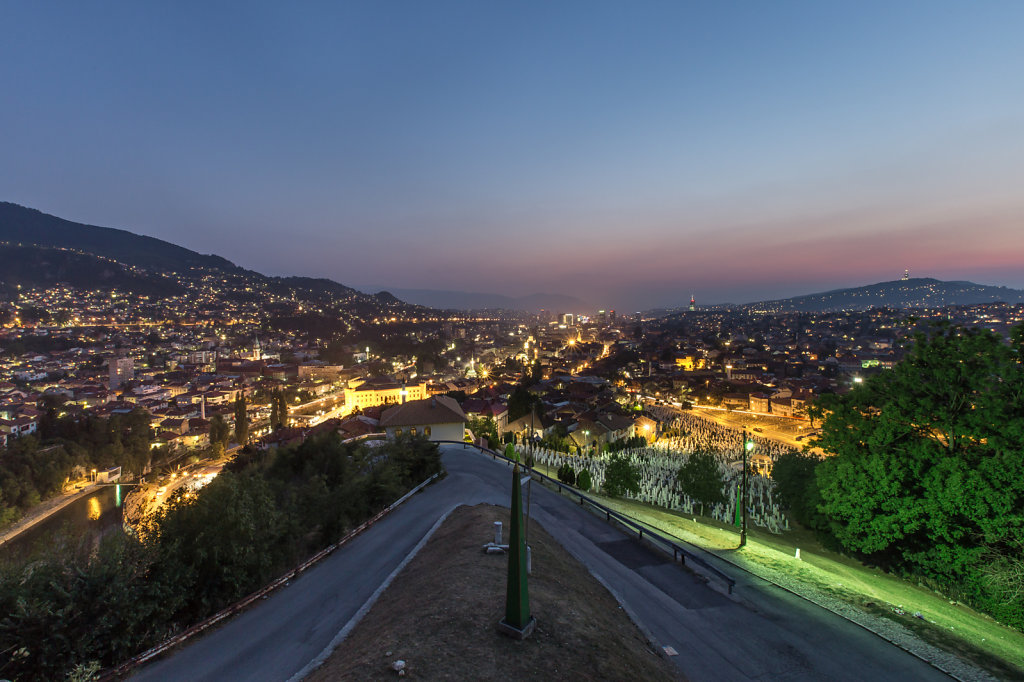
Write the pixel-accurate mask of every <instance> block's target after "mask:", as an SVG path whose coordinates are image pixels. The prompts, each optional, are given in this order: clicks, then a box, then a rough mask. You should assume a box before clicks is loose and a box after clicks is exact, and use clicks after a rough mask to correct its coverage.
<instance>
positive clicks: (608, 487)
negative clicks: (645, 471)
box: [604, 455, 640, 497]
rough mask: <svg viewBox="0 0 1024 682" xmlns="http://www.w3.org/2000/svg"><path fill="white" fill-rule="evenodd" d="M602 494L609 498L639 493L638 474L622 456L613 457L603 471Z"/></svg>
mask: <svg viewBox="0 0 1024 682" xmlns="http://www.w3.org/2000/svg"><path fill="white" fill-rule="evenodd" d="M604 492H605V494H606V495H608V496H609V497H621V496H622V495H624V494H625V493H627V492H628V493H632V494H634V495H635V494H637V493H638V492H640V472H639V471H638V470H637V468H636V467H635V466H633V465H632V464H630V463H629V460H628V459H626V458H625V457H624V456H622V455H613V456H612V458H611V459H610V460H608V464H607V465H606V466H605V469H604Z"/></svg>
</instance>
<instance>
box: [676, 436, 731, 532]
mask: <svg viewBox="0 0 1024 682" xmlns="http://www.w3.org/2000/svg"><path fill="white" fill-rule="evenodd" d="M676 480H677V481H678V482H679V490H680V491H681V492H682V493H683V494H684V495H686V496H688V497H690V498H691V499H693V500H695V501H696V502H698V503H700V515H701V516H704V505H711V504H719V503H722V502H725V493H724V492H722V486H723V485H725V479H724V477H723V476H722V469H721V467H719V466H718V458H717V457H715V456H714V455H713V454H711V453H707V452H694V453H693V454H691V455H690V457H689V459H687V460H686V463H685V464H683V466H681V467H679V472H678V473H677V474H676Z"/></svg>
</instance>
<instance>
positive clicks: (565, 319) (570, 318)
mask: <svg viewBox="0 0 1024 682" xmlns="http://www.w3.org/2000/svg"><path fill="white" fill-rule="evenodd" d="M575 319H576V318H575V316H574V315H573V314H572V313H564V314H563V315H562V324H574V321H575Z"/></svg>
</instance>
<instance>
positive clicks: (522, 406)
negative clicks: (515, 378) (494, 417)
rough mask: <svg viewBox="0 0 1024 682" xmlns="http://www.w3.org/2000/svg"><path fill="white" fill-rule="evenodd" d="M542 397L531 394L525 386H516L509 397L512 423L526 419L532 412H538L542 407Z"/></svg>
mask: <svg viewBox="0 0 1024 682" xmlns="http://www.w3.org/2000/svg"><path fill="white" fill-rule="evenodd" d="M542 404H543V403H542V401H541V399H540V396H538V395H535V394H533V393H531V392H530V391H529V390H527V389H526V388H525V387H523V386H516V388H515V390H513V391H512V394H511V395H510V396H509V397H508V420H509V421H510V422H512V421H515V420H516V419H519V418H520V417H525V416H526V415H528V414H530V412H531V411H533V412H536V411H537V410H538V409H539V408H540V407H541V405H542Z"/></svg>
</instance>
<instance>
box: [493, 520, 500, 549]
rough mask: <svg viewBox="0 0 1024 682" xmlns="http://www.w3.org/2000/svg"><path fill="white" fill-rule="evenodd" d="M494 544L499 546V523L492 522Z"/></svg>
mask: <svg viewBox="0 0 1024 682" xmlns="http://www.w3.org/2000/svg"><path fill="white" fill-rule="evenodd" d="M494 544H496V545H500V544H501V521H495V522H494Z"/></svg>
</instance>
